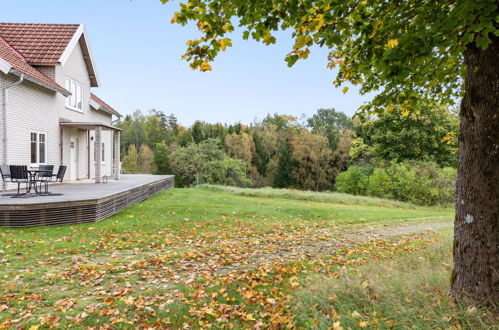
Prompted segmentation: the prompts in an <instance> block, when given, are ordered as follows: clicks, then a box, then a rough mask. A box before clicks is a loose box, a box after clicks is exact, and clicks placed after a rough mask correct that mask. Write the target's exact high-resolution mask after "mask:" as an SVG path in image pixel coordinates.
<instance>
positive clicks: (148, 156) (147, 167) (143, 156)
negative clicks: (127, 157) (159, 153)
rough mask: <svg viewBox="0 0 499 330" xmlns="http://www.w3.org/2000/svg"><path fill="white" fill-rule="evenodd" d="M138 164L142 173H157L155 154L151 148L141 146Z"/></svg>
mask: <svg viewBox="0 0 499 330" xmlns="http://www.w3.org/2000/svg"><path fill="white" fill-rule="evenodd" d="M137 163H138V166H139V171H140V173H147V174H151V173H154V172H156V166H155V165H154V155H153V152H152V150H151V148H149V147H148V146H147V145H145V144H143V145H141V146H140V150H139V154H138V159H137Z"/></svg>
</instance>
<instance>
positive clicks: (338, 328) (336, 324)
mask: <svg viewBox="0 0 499 330" xmlns="http://www.w3.org/2000/svg"><path fill="white" fill-rule="evenodd" d="M333 329H334V330H343V327H342V326H341V323H340V321H337V322H334V323H333Z"/></svg>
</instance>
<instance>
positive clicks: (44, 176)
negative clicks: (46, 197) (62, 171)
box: [36, 165, 54, 194]
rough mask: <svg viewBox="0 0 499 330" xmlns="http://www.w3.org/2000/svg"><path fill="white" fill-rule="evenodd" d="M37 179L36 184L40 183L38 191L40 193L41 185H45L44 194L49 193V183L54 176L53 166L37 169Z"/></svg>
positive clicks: (43, 166)
mask: <svg viewBox="0 0 499 330" xmlns="http://www.w3.org/2000/svg"><path fill="white" fill-rule="evenodd" d="M38 170H39V171H40V172H38V177H37V178H36V182H37V183H40V191H42V184H45V194H48V192H49V182H50V181H51V180H52V177H53V176H54V165H40V166H39V167H38Z"/></svg>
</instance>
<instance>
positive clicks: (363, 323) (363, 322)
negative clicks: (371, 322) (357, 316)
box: [359, 321, 367, 328]
mask: <svg viewBox="0 0 499 330" xmlns="http://www.w3.org/2000/svg"><path fill="white" fill-rule="evenodd" d="M359 327H361V328H367V322H365V321H360V322H359Z"/></svg>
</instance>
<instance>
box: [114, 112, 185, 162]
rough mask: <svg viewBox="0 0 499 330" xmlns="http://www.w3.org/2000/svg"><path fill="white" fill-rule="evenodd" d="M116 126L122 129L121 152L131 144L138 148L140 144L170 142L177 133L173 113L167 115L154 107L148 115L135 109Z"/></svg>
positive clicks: (151, 145) (149, 145) (149, 144)
mask: <svg viewBox="0 0 499 330" xmlns="http://www.w3.org/2000/svg"><path fill="white" fill-rule="evenodd" d="M116 126H117V127H119V128H121V129H122V130H123V131H122V133H121V151H122V153H123V154H125V153H126V152H127V151H128V148H129V146H130V145H132V144H133V145H135V149H139V148H140V145H142V144H143V145H147V146H148V147H149V148H154V146H155V145H156V144H157V143H161V142H164V143H166V144H170V143H171V142H173V141H174V139H175V137H176V136H177V135H178V134H179V125H178V122H177V118H176V117H175V116H174V115H173V114H171V115H168V116H167V115H165V114H164V113H163V112H161V111H158V110H154V109H152V110H150V111H149V114H148V115H143V114H142V112H141V111H140V110H136V111H135V112H134V113H133V114H132V115H127V116H125V118H123V119H122V120H120V121H119V122H118V123H117V124H116Z"/></svg>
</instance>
